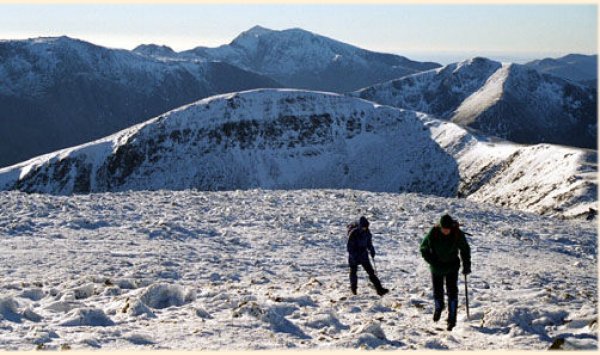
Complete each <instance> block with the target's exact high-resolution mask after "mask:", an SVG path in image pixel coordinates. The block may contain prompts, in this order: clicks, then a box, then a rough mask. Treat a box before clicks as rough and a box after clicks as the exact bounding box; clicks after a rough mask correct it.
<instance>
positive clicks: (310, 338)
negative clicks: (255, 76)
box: [0, 190, 598, 350]
mask: <svg viewBox="0 0 600 355" xmlns="http://www.w3.org/2000/svg"><path fill="white" fill-rule="evenodd" d="M0 201H1V203H2V209H1V210H0V238H2V244H0V275H2V284H1V285H0V288H1V290H0V294H1V296H0V329H2V331H1V332H0V343H1V345H0V347H1V348H2V349H4V350H17V349H19V350H29V349H34V348H39V349H69V348H70V349H105V350H110V349H143V348H145V349H177V350H183V349H213V350H232V349H289V348H299V349H305V348H311V349H315V348H318V349H332V348H337V349H348V348H368V349H372V348H377V349H405V350H408V349H451V350H455V349H465V350H466V349H472V350H482V349H530V350H531V349H538V350H542V349H547V348H549V347H550V346H551V344H561V343H562V348H563V349H589V350H597V347H598V338H597V336H598V323H597V301H598V298H597V281H598V280H597V259H596V252H597V249H596V246H597V237H596V226H595V224H594V223H591V222H581V221H560V220H557V219H551V218H548V217H542V216H539V215H535V214H528V213H522V212H516V211H514V210H508V209H503V208H498V207H497V206H492V205H487V204H482V203H475V202H471V201H467V200H464V199H451V198H438V197H431V196H423V195H417V194H393V193H373V192H360V191H352V190H297V191H269V190H248V191H230V192H199V191H194V190H187V191H179V192H173V191H154V192H148V191H141V192H124V193H103V194H87V195H77V196H70V197H64V196H52V195H38V194H25V193H22V192H14V191H13V192H0ZM444 212H450V213H451V214H452V215H453V216H455V217H456V218H457V219H458V220H459V221H460V222H461V225H462V226H463V228H464V229H465V230H466V231H468V232H471V233H473V234H474V235H473V236H471V237H468V239H469V242H470V244H471V248H472V256H473V257H472V260H473V274H472V275H471V276H470V277H469V301H470V312H471V320H467V319H466V313H465V308H464V293H463V290H464V288H463V284H462V281H461V282H460V284H459V290H460V295H459V300H460V301H459V302H460V305H459V316H458V326H457V327H456V328H455V329H454V330H453V331H452V332H446V331H438V330H436V329H435V327H434V325H433V323H432V321H431V317H432V301H431V285H430V275H429V270H428V267H427V266H426V264H425V262H424V261H423V260H422V259H421V258H420V255H419V253H418V246H419V242H420V240H421V238H422V236H423V234H424V233H425V232H426V231H427V230H428V229H429V227H430V226H431V225H432V223H434V222H435V221H437V220H438V218H439V216H440V215H441V214H442V213H444ZM361 214H365V215H366V216H367V217H368V218H369V219H370V221H371V229H372V232H373V233H374V244H375V247H376V249H377V257H376V267H377V271H378V273H379V276H380V277H381V279H382V281H383V283H384V285H385V286H387V287H389V288H390V289H391V292H390V294H388V295H386V296H385V297H384V298H383V299H382V298H379V297H378V296H376V295H375V291H374V290H373V289H371V288H369V287H368V286H367V284H368V281H367V277H366V275H365V274H364V272H362V271H361V272H360V273H359V276H360V279H359V293H358V295H357V296H352V295H351V294H350V291H349V281H348V269H347V253H346V249H345V243H346V236H345V225H346V223H348V222H349V221H350V220H351V219H352V218H354V217H357V216H359V215H361ZM444 317H445V314H444Z"/></svg>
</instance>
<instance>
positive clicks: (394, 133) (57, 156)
mask: <svg viewBox="0 0 600 355" xmlns="http://www.w3.org/2000/svg"><path fill="white" fill-rule="evenodd" d="M420 115H422V114H418V113H415V112H413V111H404V110H398V109H395V108H392V107H385V106H379V105H375V104H373V103H371V102H368V101H364V100H359V99H355V98H349V97H346V96H343V95H338V94H329V93H318V92H305V91H294V90H283V89H282V90H258V91H249V92H242V93H232V94H225V95H222V96H215V97H211V98H208V99H204V100H201V101H198V102H196V103H194V104H191V105H188V106H184V107H182V108H179V109H176V110H173V111H171V112H169V113H167V114H164V115H161V116H159V117H157V118H154V119H152V120H149V121H147V122H145V123H143V124H139V125H136V126H133V127H131V128H129V129H127V130H124V131H121V132H119V133H117V134H114V135H112V136H109V137H106V138H104V139H101V140H98V141H95V142H92V143H89V144H85V145H82V146H78V147H74V148H69V149H66V150H62V151H58V152H55V153H51V154H48V155H45V156H42V157H39V158H35V159H33V160H30V161H27V162H24V163H21V164H18V165H16V166H13V167H9V168H7V169H3V170H0V176H1V177H0V185H1V186H3V187H5V188H9V189H11V188H17V189H21V190H25V191H32V192H33V191H35V192H48V193H67V194H69V193H73V192H74V193H82V192H83V193H85V192H97V191H121V190H129V189H134V190H140V189H162V188H169V189H186V188H198V189H201V190H223V189H227V190H231V189H247V188H254V187H262V188H273V189H275V188H283V189H286V188H293V189H299V188H319V187H350V186H352V187H355V188H357V189H364V190H372V191H399V190H410V191H418V192H423V193H429V194H439V195H446V196H451V195H453V194H455V193H456V189H457V187H458V186H457V184H458V180H459V179H458V171H457V170H456V167H455V166H454V165H453V159H452V157H450V156H448V155H447V154H446V153H445V152H444V151H443V150H442V149H441V148H440V147H439V146H438V145H437V144H436V143H435V141H433V139H431V137H430V136H429V133H428V131H427V130H426V129H425V127H424V125H423V123H422V122H421V121H420V120H419V119H418V117H419V116H420Z"/></svg>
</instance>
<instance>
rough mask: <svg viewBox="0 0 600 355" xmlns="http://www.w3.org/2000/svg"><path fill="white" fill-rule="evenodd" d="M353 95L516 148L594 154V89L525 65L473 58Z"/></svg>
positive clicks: (595, 112)
mask: <svg viewBox="0 0 600 355" xmlns="http://www.w3.org/2000/svg"><path fill="white" fill-rule="evenodd" d="M351 95H353V96H358V97H361V98H363V99H367V100H371V101H374V102H377V103H380V104H384V105H391V106H395V107H399V108H404V109H407V110H416V111H421V112H425V113H428V114H431V115H434V116H436V117H439V118H443V119H447V120H450V121H452V122H455V123H458V124H461V125H463V126H466V127H470V128H473V129H477V130H479V131H481V132H483V133H484V134H486V135H491V136H497V137H501V138H504V139H508V140H511V141H514V142H518V143H524V144H536V143H553V144H563V145H569V146H575V147H582V148H591V149H596V144H597V142H596V140H597V137H598V135H597V128H598V123H597V107H596V106H597V98H596V90H595V89H593V88H590V87H587V86H583V85H580V84H577V83H574V82H569V81H565V80H564V79H560V78H558V77H554V76H552V75H548V74H540V73H538V72H537V71H535V70H533V69H529V68H528V67H526V66H523V65H518V64H506V63H504V64H502V63H498V62H494V61H491V60H488V59H485V58H479V57H477V58H473V59H470V60H467V61H464V62H460V63H454V64H450V65H447V66H445V67H443V68H440V69H435V70H430V71H426V72H423V73H418V74H414V75H410V76H406V77H403V78H400V79H397V80H393V81H389V82H386V83H382V84H378V85H375V86H372V87H368V88H365V89H362V90H360V91H357V92H355V93H352V94H351Z"/></svg>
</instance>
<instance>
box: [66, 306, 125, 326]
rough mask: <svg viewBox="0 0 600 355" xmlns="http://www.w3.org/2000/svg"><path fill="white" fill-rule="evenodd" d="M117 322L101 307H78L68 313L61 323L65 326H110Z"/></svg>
mask: <svg viewBox="0 0 600 355" xmlns="http://www.w3.org/2000/svg"><path fill="white" fill-rule="evenodd" d="M114 324H115V323H114V322H113V321H112V320H111V319H110V318H109V317H108V316H107V315H106V314H104V312H103V311H102V310H101V309H97V308H78V309H75V310H74V311H72V312H71V313H69V314H68V315H67V319H66V320H64V321H63V322H61V323H60V324H59V325H61V326H63V327H81V326H91V327H108V326H111V325H114Z"/></svg>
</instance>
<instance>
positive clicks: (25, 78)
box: [0, 37, 280, 166]
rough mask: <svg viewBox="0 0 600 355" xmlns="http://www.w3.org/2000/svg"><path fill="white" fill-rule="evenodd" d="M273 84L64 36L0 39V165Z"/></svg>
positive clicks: (222, 66) (227, 68) (222, 68)
mask: <svg viewBox="0 0 600 355" xmlns="http://www.w3.org/2000/svg"><path fill="white" fill-rule="evenodd" d="M279 86H280V85H279V84H277V83H275V82H274V81H272V80H271V79H269V78H266V77H262V76H260V75H258V74H255V73H250V72H247V71H244V70H241V69H238V68H235V67H233V66H231V65H229V64H226V63H218V62H204V63H201V62H192V61H187V62H182V61H180V62H176V61H161V60H157V59H153V58H150V57H147V56H142V55H139V54H135V53H132V52H129V51H125V50H114V49H108V48H103V47H99V46H95V45H92V44H90V43H87V42H83V41H79V40H74V39H71V38H68V37H58V38H37V39H31V40H24V41H0V166H6V165H10V164H14V163H16V162H19V161H23V160H25V159H28V158H31V157H33V156H36V155H39V154H43V153H48V152H51V151H53V150H56V149H59V148H65V147H69V146H73V145H75V144H81V143H85V142H88V141H90V140H93V139H97V138H100V137H103V136H106V135H108V134H111V133H114V132H116V131H118V130H120V129H123V128H126V127H129V126H131V125H133V124H136V123H140V122H143V121H145V120H147V119H149V118H151V117H154V116H156V115H158V114H160V113H163V112H166V111H168V110H170V109H173V108H175V107H179V106H181V105H184V104H187V103H190V102H193V101H195V100H198V99H200V98H203V97H207V96H210V95H214V94H217V93H224V92H231V91H239V90H246V89H251V88H260V87H279Z"/></svg>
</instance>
